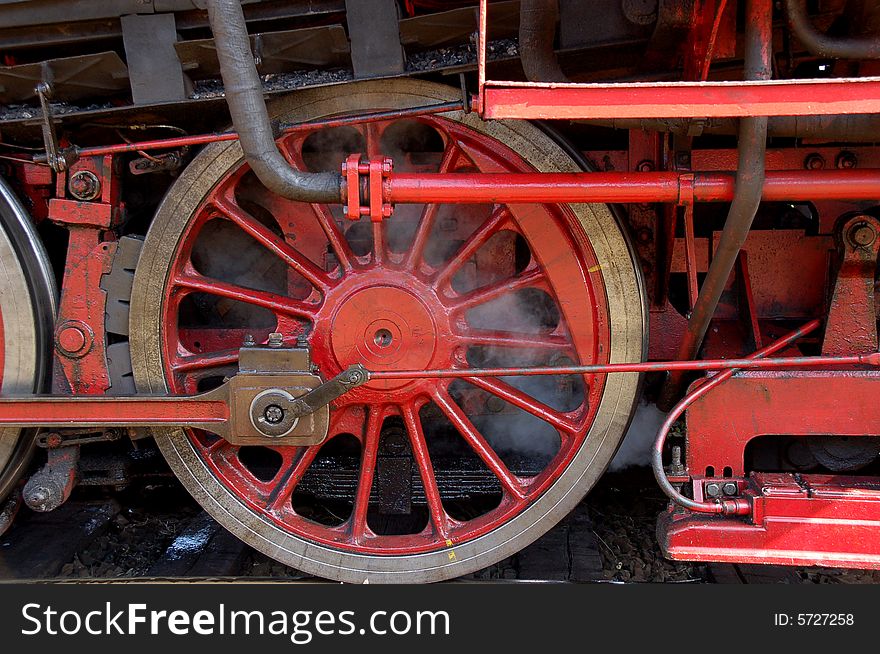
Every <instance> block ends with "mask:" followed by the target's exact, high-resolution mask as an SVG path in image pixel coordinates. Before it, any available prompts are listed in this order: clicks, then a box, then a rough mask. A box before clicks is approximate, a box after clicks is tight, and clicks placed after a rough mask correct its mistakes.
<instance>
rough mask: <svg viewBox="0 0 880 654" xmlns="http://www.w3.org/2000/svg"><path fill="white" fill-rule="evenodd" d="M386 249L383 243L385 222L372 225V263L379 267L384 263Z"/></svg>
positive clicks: (386, 253)
mask: <svg viewBox="0 0 880 654" xmlns="http://www.w3.org/2000/svg"><path fill="white" fill-rule="evenodd" d="M387 255H388V249H387V247H386V243H385V222H384V221H381V220H380V221H379V222H377V223H373V263H374V264H375V265H377V266H381V265H382V264H383V263H385V259H386V258H387Z"/></svg>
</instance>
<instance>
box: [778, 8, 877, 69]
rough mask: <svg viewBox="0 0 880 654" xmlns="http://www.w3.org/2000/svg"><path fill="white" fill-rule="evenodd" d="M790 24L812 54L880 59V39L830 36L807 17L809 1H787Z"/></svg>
mask: <svg viewBox="0 0 880 654" xmlns="http://www.w3.org/2000/svg"><path fill="white" fill-rule="evenodd" d="M785 9H786V11H787V12H788V24H789V25H790V26H791V30H792V31H793V32H794V35H795V36H796V37H797V39H798V41H800V42H801V44H802V45H803V46H804V47H805V48H806V49H807V50H809V51H810V52H811V53H812V54H814V55H817V56H820V57H832V58H834V59H880V38H878V37H876V36H874V37H870V38H869V37H858V38H855V37H842V36H828V35H827V34H823V33H822V32H820V31H819V30H817V29H816V27H815V25H813V23H812V22H810V17H809V16H808V15H807V0H785Z"/></svg>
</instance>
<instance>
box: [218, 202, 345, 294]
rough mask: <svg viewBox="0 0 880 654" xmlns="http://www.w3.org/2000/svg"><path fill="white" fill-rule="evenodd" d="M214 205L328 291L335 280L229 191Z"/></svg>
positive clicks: (258, 240)
mask: <svg viewBox="0 0 880 654" xmlns="http://www.w3.org/2000/svg"><path fill="white" fill-rule="evenodd" d="M214 206H215V207H216V208H217V210H218V211H220V212H221V213H222V214H223V216H224V217H225V218H227V219H228V220H230V221H231V222H233V223H235V224H236V225H237V226H238V227H240V228H241V230H242V231H244V232H245V233H246V234H248V235H249V236H250V237H251V238H253V239H254V240H255V241H257V243H259V244H260V245H262V246H263V247H264V248H266V249H267V250H269V252H271V253H272V254H274V255H276V256H277V257H279V258H280V259H281V260H282V261H284V262H285V263H286V264H287V265H288V266H290V267H291V268H293V269H294V270H295V271H296V272H298V273H299V274H300V275H302V276H303V277H304V278H305V279H306V280H308V282H309V283H310V284H312V285H313V286H314V287H315V288H317V289H319V290H320V291H326V290H327V289H328V288H330V287H331V286H332V285H333V280H332V279H331V278H330V276H329V275H327V273H326V272H324V271H323V270H321V269H320V268H318V266H316V265H315V264H314V263H312V262H311V261H310V260H309V259H308V258H307V257H305V256H303V255H302V254H301V253H300V252H298V251H297V250H296V249H294V248H293V247H291V246H290V244H288V243H287V242H286V241H285V240H284V239H282V238H280V237H279V236H278V235H277V234H275V233H274V232H273V231H272V230H271V229H269V228H268V227H266V226H265V225H263V224H262V223H261V222H260V221H258V220H257V219H256V218H254V217H253V216H251V215H250V214H249V213H247V212H246V211H245V210H244V209H242V208H241V207H240V206H239V205H238V204H237V203H236V202H235V200H234V199H233V198H231V197H230V196H229V194H228V193H226V194H223V195H219V196H218V197H217V199H216V200H215V202H214Z"/></svg>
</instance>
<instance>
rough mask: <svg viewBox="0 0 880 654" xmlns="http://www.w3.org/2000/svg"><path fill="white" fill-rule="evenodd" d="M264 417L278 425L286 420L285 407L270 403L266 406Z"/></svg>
mask: <svg viewBox="0 0 880 654" xmlns="http://www.w3.org/2000/svg"><path fill="white" fill-rule="evenodd" d="M263 417H264V418H265V419H266V422H268V423H269V424H271V425H277V424H278V423H279V422H281V421H282V420H284V409H282V408H281V407H280V406H278V405H277V404H270V405H269V406H267V407H266V410H265V411H263Z"/></svg>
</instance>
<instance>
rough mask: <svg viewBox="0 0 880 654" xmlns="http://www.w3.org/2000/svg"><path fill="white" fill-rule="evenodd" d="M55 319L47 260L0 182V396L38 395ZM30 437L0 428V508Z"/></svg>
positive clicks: (27, 454)
mask: <svg viewBox="0 0 880 654" xmlns="http://www.w3.org/2000/svg"><path fill="white" fill-rule="evenodd" d="M54 314H55V285H54V281H53V276H52V270H51V267H50V265H49V261H48V257H47V256H46V253H45V251H44V249H43V246H42V244H41V242H40V240H39V238H38V237H37V234H36V230H35V229H34V226H33V223H32V222H31V218H30V216H28V214H27V212H26V210H25V209H24V207H23V206H22V204H21V202H20V201H19V200H18V198H16V197H15V195H14V194H13V192H12V189H11V188H10V187H9V185H8V184H7V183H6V182H5V181H4V180H3V178H2V177H0V392H2V393H4V394H10V395H14V394H28V393H33V392H38V391H41V390H43V389H42V380H43V376H44V372H45V370H46V361H47V354H48V347H49V343H50V338H51V330H52V323H53V321H54ZM31 436H32V435H31V434H30V433H29V432H28V431H25V432H24V435H23V434H22V430H21V429H19V428H17V427H4V428H0V505H2V502H3V500H4V499H5V498H6V496H7V494H8V493H9V491H10V490H11V489H12V488H13V486H14V484H15V482H17V481H18V479H19V477H20V476H21V474H22V473H23V472H24V470H25V469H26V467H27V464H28V461H29V459H30V453H31V451H32V450H33V439H32V437H31Z"/></svg>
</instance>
